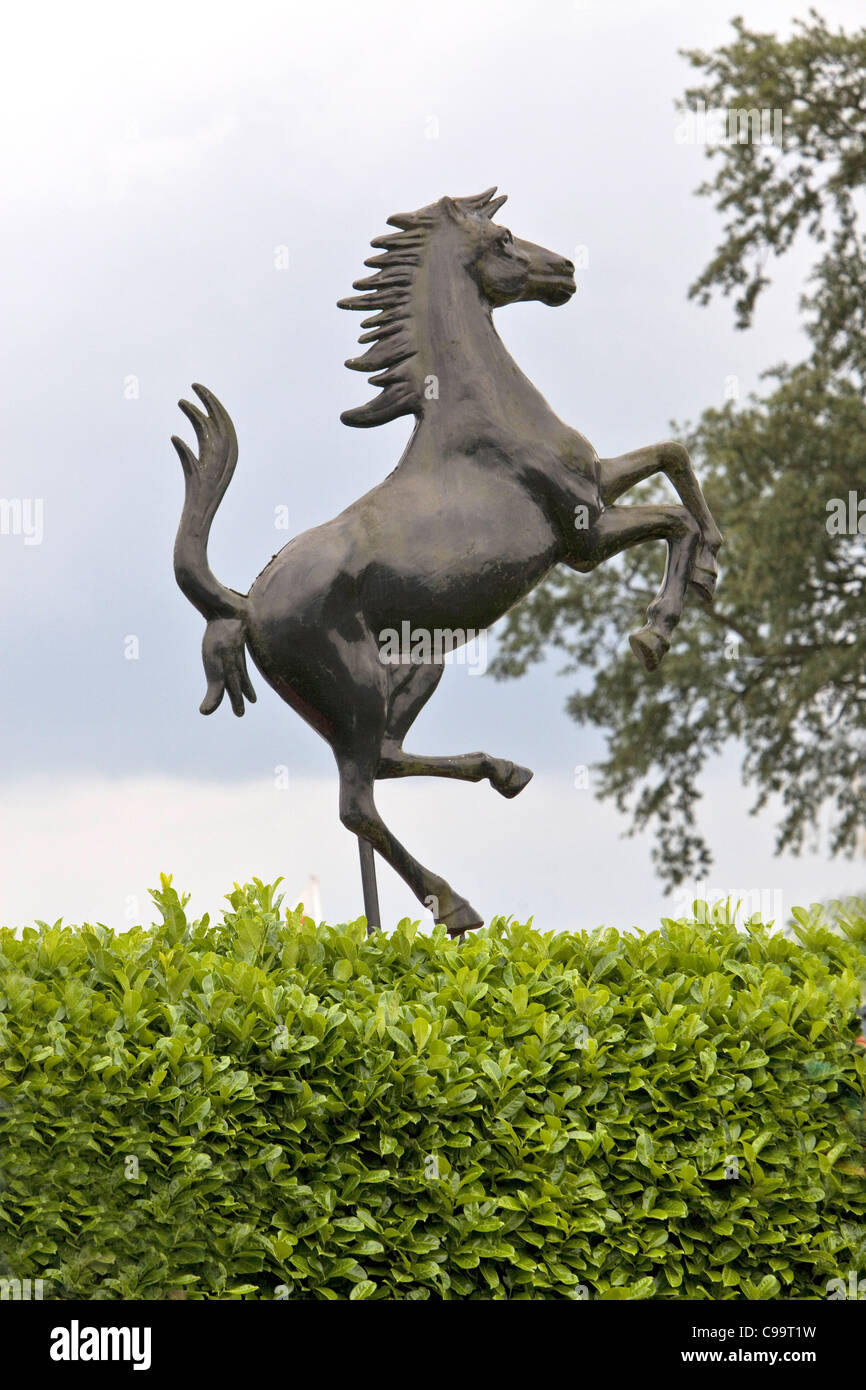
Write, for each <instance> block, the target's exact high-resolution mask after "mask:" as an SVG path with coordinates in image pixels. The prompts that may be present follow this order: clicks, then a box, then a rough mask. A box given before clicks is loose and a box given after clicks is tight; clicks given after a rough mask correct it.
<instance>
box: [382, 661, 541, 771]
mask: <svg viewBox="0 0 866 1390" xmlns="http://www.w3.org/2000/svg"><path fill="white" fill-rule="evenodd" d="M444 669H445V668H444V665H443V664H442V663H441V662H440V663H435V664H434V663H430V664H427V665H418V666H412V667H410V668H409V672H408V674H407V675H406V676H405V678H404V679H403V681H402V683H401V684H400V686H399V687H398V689H397V690H396V691H395V693H394V694H393V695H392V697H391V702H390V709H389V713H388V722H387V726H386V731H385V738H384V741H383V744H382V755H381V758H380V760H379V767H378V769H377V772H376V776H377V777H380V778H383V779H385V778H392V777H453V778H456V779H458V780H460V781H463V782H481V781H483V780H484V778H487V780H488V781H489V782H490V785H491V786H492V787H494V788H495V790H496V791H498V792H499V794H500V796H504V797H508V798H511V797H514V796H517V795H518V793H519V792H522V791H523V788H524V787H525V786H526V785H527V783H528V782H529V781H530V780H531V778H532V773H531V771H530V770H529V768H528V767H521V766H520V764H519V763H512V762H509V761H508V760H507V759H505V758H494V757H491V755H490V754H489V753H481V752H478V753H459V754H456V755H454V756H451V757H431V756H427V755H424V754H421V753H408V752H407V751H406V750H405V749H404V747H403V739H404V738H405V737H406V734H407V733H408V731H409V729H410V727H411V725H412V724H413V722H414V721H415V719H416V718H417V717H418V715H419V714H420V712H421V710H422V709H423V707H424V705H425V704H426V703H427V701H428V700H429V699H430V696H431V695H432V694H433V691H434V690H435V689H436V687H437V685H438V684H439V681H440V680H441V679H442V672H443V670H444Z"/></svg>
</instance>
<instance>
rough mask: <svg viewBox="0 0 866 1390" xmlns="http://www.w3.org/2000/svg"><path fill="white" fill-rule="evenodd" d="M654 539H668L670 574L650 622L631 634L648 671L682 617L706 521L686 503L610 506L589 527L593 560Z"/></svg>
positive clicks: (589, 552) (649, 614)
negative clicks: (674, 504) (702, 525)
mask: <svg viewBox="0 0 866 1390" xmlns="http://www.w3.org/2000/svg"><path fill="white" fill-rule="evenodd" d="M653 540H663V541H666V542H667V547H668V558H667V564H666V565H665V573H664V578H663V580H662V583H661V587H660V588H659V591H658V593H657V594H656V596H655V598H654V599H653V601H652V603H651V604H650V606H649V608H648V609H647V615H646V617H647V620H646V623H645V625H644V626H643V627H642V628H640V629H639V630H638V631H637V632H633V633H632V634H631V636H630V637H629V639H628V640H629V643H630V645H631V649H632V651H633V652H634V654H635V656H636V657H637V658H638V660H639V661H640V662H641V664H642V665H643V666H644V667H645V669H646V670H647V671H654V670H655V669H656V667H657V666H658V664H659V662H660V661H661V660H662V658H663V656H664V655H665V652H666V651H667V650H668V648H669V647H670V644H671V636H672V634H673V630H674V628H675V627H676V625H677V623H678V622H679V620H680V615H681V613H682V611H683V603H684V601H685V596H686V588H687V586H688V583H689V578H690V576H691V575H692V571H693V567H694V563H695V555H696V553H697V551H698V547H699V546H700V544H701V531H700V527H699V526H698V523H697V521H696V520H695V518H694V517H693V516H692V514H691V512H690V511H689V510H688V509H687V508H686V507H677V506H657V507H653V506H640V507H608V509H607V510H606V511H604V512H602V513H601V515H600V516H599V518H598V520H597V521H596V522H595V524H594V526H593V527H592V528H591V530H589V531H588V532H587V533H586V558H587V559H588V560H590V561H591V562H592V563H593V565H597V564H600V563H601V562H602V561H603V560H609V559H610V558H611V556H613V555H618V554H619V553H620V551H622V550H629V549H631V547H632V546H634V545H640V544H641V543H642V542H643V541H653Z"/></svg>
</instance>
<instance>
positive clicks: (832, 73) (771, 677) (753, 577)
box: [493, 13, 866, 886]
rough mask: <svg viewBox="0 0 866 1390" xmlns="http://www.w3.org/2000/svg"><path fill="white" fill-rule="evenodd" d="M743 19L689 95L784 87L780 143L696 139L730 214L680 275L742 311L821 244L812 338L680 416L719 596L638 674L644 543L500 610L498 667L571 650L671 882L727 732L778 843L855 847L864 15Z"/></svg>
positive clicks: (692, 863)
mask: <svg viewBox="0 0 866 1390" xmlns="http://www.w3.org/2000/svg"><path fill="white" fill-rule="evenodd" d="M734 29H735V39H734V40H733V42H732V43H731V44H729V45H728V46H727V47H724V48H721V49H719V50H718V51H717V52H715V53H712V54H705V53H701V52H690V53H689V54H688V57H689V59H690V61H691V62H692V64H693V65H694V66H695V67H698V68H701V69H703V71H704V72H705V74H706V81H705V82H704V84H703V85H701V86H694V87H692V88H690V89H689V90H688V92H687V94H686V104H687V105H689V106H694V105H695V104H696V103H698V102H703V103H704V104H705V106H706V107H707V108H708V109H719V108H725V109H732V108H733V109H742V108H745V109H753V108H758V109H766V108H769V109H771V110H772V109H776V108H781V109H782V111H783V115H784V132H785V135H784V145H783V147H782V149H779V148H778V147H776V146H767V145H761V144H749V143H743V144H740V143H739V142H732V143H722V144H719V145H713V146H711V147H709V148H708V151H707V153H708V155H709V157H710V159H711V160H715V161H716V164H717V168H716V173H715V177H714V178H713V179H712V180H710V181H708V182H706V183H704V184H703V185H702V186H701V188H700V189H699V190H698V191H699V193H701V194H702V195H704V196H710V197H713V198H714V199H715V201H716V205H717V207H718V208H719V210H720V211H721V212H723V213H724V214H725V215H726V216H727V219H728V220H727V223H726V225H725V232H724V237H723V240H722V243H721V245H720V247H719V249H718V250H717V252H716V254H715V256H714V257H713V259H712V260H711V261H710V263H709V265H708V266H707V268H706V269H705V270H704V272H703V274H702V275H701V276H700V278H699V279H698V280H697V282H696V284H695V285H694V286H693V287H692V290H691V293H692V295H693V296H695V297H697V298H698V299H699V300H700V301H701V302H706V301H707V300H708V299H709V297H710V295H711V293H712V291H713V290H717V291H720V292H721V293H723V294H732V293H734V294H737V295H738V296H739V298H738V299H737V304H736V309H737V316H738V323H739V325H740V326H741V327H746V326H748V325H749V324H750V323H751V321H752V316H753V312H754V309H755V303H756V301H757V299H758V297H759V295H760V293H761V292H762V291H763V289H764V288H765V287H766V285H767V284H768V283H769V280H768V276H767V274H766V267H767V261H768V258H769V257H770V256H774V255H778V254H780V253H782V252H784V251H786V250H787V249H788V248H789V247H790V246H791V244H792V242H793V240H794V238H795V236H796V235H797V233H798V232H799V231H801V230H803V231H804V232H805V233H806V234H807V235H808V236H810V237H812V238H813V239H814V240H815V241H816V242H817V243H818V244H819V245H820V246H821V247H822V249H823V254H822V255H821V257H820V259H819V260H818V263H817V264H816V266H815V268H814V271H813V274H812V277H811V281H810V285H811V292H810V293H808V294H805V295H804V297H803V300H802V307H803V311H804V314H805V318H806V327H807V332H808V334H809V336H810V339H811V344H812V348H811V353H810V355H809V357H808V358H807V360H805V361H803V362H801V363H797V364H794V365H785V364H782V365H780V366H776V367H774V368H772V369H771V370H770V371H769V372H768V373H767V374H766V375H765V380H766V381H767V382H768V385H767V387H766V389H765V391H764V393H763V394H761V395H753V396H752V397H750V398H749V400H748V402H747V403H745V404H744V405H742V406H738V405H737V404H735V403H734V402H728V404H727V405H726V406H725V407H724V408H723V409H708V410H705V411H704V412H703V414H702V415H701V417H700V419H699V421H698V423H697V425H696V426H694V427H683V428H682V429H681V430H680V433H684V434H685V435H686V442H687V443H688V446H689V448H690V450H691V452H692V456H693V458H694V460H695V463H696V466H697V469H698V473H699V475H700V477H701V479H702V482H703V484H704V490H705V492H706V495H707V499H708V501H709V504H710V507H711V509H712V511H713V513H714V515H715V516H716V518H717V520H718V521H719V524H720V526H721V527H722V530H723V532H724V533H725V537H726V543H725V548H724V550H723V551H722V556H721V559H722V562H723V570H722V580H721V584H720V586H719V590H718V594H717V597H716V601H715V603H714V605H713V606H709V605H707V604H706V603H703V602H701V601H699V600H697V599H690V600H689V601H688V603H687V607H686V610H685V612H684V615H683V619H682V621H681V624H680V626H679V628H678V629H677V634H676V638H675V641H674V644H673V647H672V649H671V651H670V653H669V654H668V656H667V657H666V659H665V661H664V663H663V665H662V667H661V669H660V670H659V671H657V672H656V673H655V674H654V675H652V676H649V677H648V676H646V674H645V673H644V672H643V671H642V670H641V669H640V668H639V667H638V666H637V665H636V663H635V662H634V660H633V658H632V656H631V654H630V653H629V652H628V650H627V648H625V644H624V641H623V637H624V633H623V632H622V631H621V625H622V622H623V617H624V615H627V614H628V613H629V612H631V613H633V615H634V625H638V624H639V622H640V621H641V620H642V614H643V611H644V610H645V608H646V605H647V603H648V602H649V600H650V599H651V597H652V595H653V594H654V592H655V590H656V588H657V587H658V583H659V580H660V576H661V558H662V557H661V556H660V553H659V550H658V548H656V547H652V548H649V547H638V548H636V549H634V550H632V551H630V552H629V553H628V554H627V555H626V556H625V557H623V558H622V559H621V560H620V561H618V562H614V563H613V564H609V565H607V566H605V567H603V568H600V569H598V570H596V571H595V572H594V573H593V574H592V575H591V576H589V577H588V578H585V577H581V576H578V575H575V574H573V573H571V572H565V571H559V570H557V571H555V572H554V573H553V574H552V575H551V576H550V578H549V579H548V580H547V581H546V582H545V583H544V584H543V585H542V586H540V587H539V588H538V589H537V590H535V592H534V593H533V594H531V595H530V596H529V598H528V599H527V600H525V602H524V603H523V604H522V605H520V606H519V607H518V608H517V609H515V610H514V612H513V613H512V614H510V615H509V618H508V620H507V623H506V625H505V628H504V630H503V635H502V641H501V646H500V651H499V654H498V657H497V660H496V662H495V663H494V667H493V671H494V674H495V675H497V676H500V677H505V676H517V675H520V674H522V673H523V672H524V671H525V670H526V668H527V666H528V665H529V664H530V663H531V662H533V661H536V660H538V659H539V658H541V657H542V656H543V655H544V654H545V652H546V651H547V650H548V648H549V647H551V646H552V647H553V648H557V649H559V650H561V651H563V652H565V653H566V655H567V664H566V667H565V669H566V671H571V672H576V673H579V674H580V676H581V686H580V688H579V689H578V690H577V691H576V692H575V693H574V694H573V695H572V696H571V698H570V699H569V701H568V706H567V707H568V710H569V712H570V714H571V715H572V716H573V717H574V718H575V719H576V720H578V721H579V722H581V723H587V724H592V725H596V726H597V727H598V728H600V729H603V730H605V731H606V732H607V735H608V751H607V756H606V758H605V760H604V761H603V762H602V763H601V765H600V768H599V782H598V788H599V791H600V794H601V795H602V796H609V797H612V798H614V800H615V802H616V804H617V806H618V807H619V808H620V810H623V811H628V812H630V814H631V816H632V829H633V830H643V829H646V828H653V829H654V830H655V832H656V845H655V849H654V859H655V862H656V865H657V868H658V870H659V873H660V875H661V877H662V879H663V881H665V882H666V883H667V884H668V886H673V885H675V884H678V883H681V882H683V881H684V880H687V879H689V878H690V877H693V876H696V875H701V874H703V873H705V872H706V870H707V869H708V867H709V865H710V863H711V852H710V847H709V846H708V845H707V843H706V841H705V839H704V838H703V836H702V835H701V833H700V830H699V826H698V823H697V816H696V808H697V803H698V801H699V799H700V790H699V785H698V782H699V774H700V772H701V770H702V768H703V767H704V765H705V763H706V760H707V758H708V757H710V756H711V755H712V754H715V753H718V752H720V751H721V749H722V747H723V746H724V745H725V744H726V743H728V741H729V740H732V739H735V740H738V741H739V742H740V744H741V745H742V747H743V750H744V761H743V775H744V780H746V781H747V782H749V783H751V784H753V785H754V786H755V787H756V789H757V799H756V803H755V808H754V809H755V810H758V809H760V808H762V807H763V806H764V805H765V804H766V802H767V800H768V798H769V797H771V796H773V795H774V794H779V795H780V797H781V804H782V813H781V819H780V822H779V826H778V836H777V849H779V850H782V849H787V850H791V851H795V852H796V851H800V850H801V849H802V848H803V847H804V844H805V843H806V841H807V838H808V837H809V836H810V835H811V834H812V833H813V832H815V831H817V829H818V827H819V825H820V824H821V817H822V813H823V812H824V811H825V810H826V811H827V812H828V815H829V827H830V829H829V838H830V848H831V852H832V853H834V854H835V853H840V852H843V853H844V852H851V851H853V849H854V848H855V846H856V845H857V842H858V836H859V834H860V831H861V828H862V825H863V822H864V800H866V785H864V783H863V782H862V781H861V774H860V769H861V768H862V765H863V755H864V749H866V637H864V613H866V487H864V482H866V400H864V388H866V334H864V328H866V322H864V316H866V247H864V241H863V237H862V233H861V231H860V228H859V225H858V213H857V204H858V200H859V201H862V196H861V195H862V191H863V185H864V182H866V30H863V31H860V32H859V33H857V34H854V35H851V36H846V35H844V34H834V33H831V32H830V31H829V30H828V29H827V27H826V26H825V24H824V22H823V21H822V20H821V19H820V18H819V17H818V16H817V15H815V14H814V13H812V15H811V16H810V22H809V23H801V24H799V25H798V26H797V27H796V29H795V32H794V35H793V37H792V38H790V39H789V40H787V41H781V40H778V39H776V38H775V37H773V36H772V35H765V34H756V33H752V32H750V31H749V30H747V29H746V27H745V25H744V24H743V22H742V20H739V19H737V20H735V21H734ZM675 428H677V427H675ZM653 488H654V490H655V492H656V493H657V494H658V495H662V494H665V495H667V486H666V485H664V486H662V485H659V484H657V483H656V484H654V485H652V487H651V488H650V492H651V491H652V490H653ZM852 494H853V496H852ZM645 495H646V493H645ZM861 501H863V504H864V505H863V510H862V512H860V511H859V510H858V507H859V503H860V502H861ZM611 614H615V615H616V624H615V625H614V624H612V622H611Z"/></svg>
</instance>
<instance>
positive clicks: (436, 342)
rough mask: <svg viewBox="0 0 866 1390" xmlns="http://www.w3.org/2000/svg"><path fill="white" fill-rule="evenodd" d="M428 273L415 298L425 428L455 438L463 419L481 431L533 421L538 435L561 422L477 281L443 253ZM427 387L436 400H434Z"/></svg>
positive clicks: (417, 361) (432, 259)
mask: <svg viewBox="0 0 866 1390" xmlns="http://www.w3.org/2000/svg"><path fill="white" fill-rule="evenodd" d="M425 271H426V274H425V275H424V277H423V281H422V283H421V284H420V285H419V286H418V291H419V292H418V293H417V295H416V299H415V337H416V341H417V343H418V352H417V356H416V358H415V362H414V364H413V365H414V366H415V368H416V372H417V375H418V378H419V381H418V386H419V393H418V394H419V397H420V403H421V408H422V414H421V424H422V427H423V428H424V429H425V431H426V430H430V429H433V430H435V431H436V433H438V434H440V435H441V434H443V433H445V434H452V435H453V433H454V430H455V428H456V429H457V430H458V431H459V429H460V428H461V425H462V423H463V422H465V424H466V425H467V426H468V427H470V428H471V429H472V430H473V432H475V431H477V430H478V429H479V428H483V426H484V425H485V424H490V425H491V426H495V427H496V428H497V429H498V430H503V429H504V430H505V431H509V430H510V431H519V430H520V429H521V426H522V425H523V424H524V423H527V422H532V427H533V429H535V430H537V429H538V427H539V422H540V421H544V420H545V418H549V421H550V423H551V425H555V424H558V423H559V422H558V421H557V419H556V416H555V415H554V414H553V412H552V411H551V409H550V407H549V406H548V404H547V402H546V401H545V400H544V397H543V396H542V395H541V393H540V392H539V391H537V390H536V388H535V387H534V386H533V385H532V382H531V381H530V380H529V379H528V377H526V376H524V374H523V372H522V371H521V370H520V368H519V367H518V365H517V363H516V362H515V361H514V358H513V357H512V356H511V354H510V353H509V352H508V351H507V349H506V347H505V345H504V343H503V342H502V339H501V338H500V337H499V334H498V333H497V332H496V329H495V328H494V326H493V318H492V314H491V309H490V305H489V303H488V302H487V300H486V299H485V298H484V296H483V295H482V294H481V291H480V289H479V288H478V286H477V284H476V282H475V281H474V280H473V279H472V277H471V276H470V275H469V274H468V273H467V272H466V271H465V270H464V269H463V268H462V267H455V265H454V262H453V259H451V258H449V257H448V256H447V255H442V254H440V255H438V256H437V255H435V254H434V255H431V257H430V259H429V262H428V265H427V266H426V267H425ZM431 377H432V378H434V379H435V381H434V383H431V382H430V378H431ZM426 390H430V391H431V392H432V393H434V399H427V398H426V395H425V391H426ZM443 407H444V408H443Z"/></svg>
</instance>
